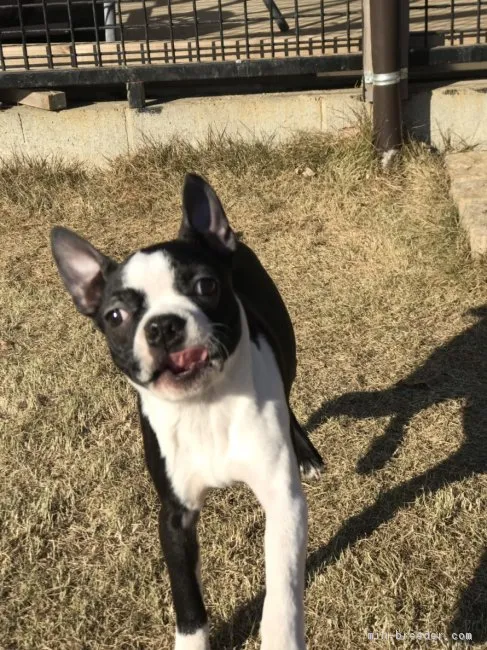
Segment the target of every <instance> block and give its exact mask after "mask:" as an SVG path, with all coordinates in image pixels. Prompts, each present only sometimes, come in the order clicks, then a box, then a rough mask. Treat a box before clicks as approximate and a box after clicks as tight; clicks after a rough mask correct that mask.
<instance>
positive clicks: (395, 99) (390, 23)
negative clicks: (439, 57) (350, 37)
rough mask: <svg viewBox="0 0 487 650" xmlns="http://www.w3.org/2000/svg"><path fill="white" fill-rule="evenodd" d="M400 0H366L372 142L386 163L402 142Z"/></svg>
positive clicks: (385, 164) (384, 163)
mask: <svg viewBox="0 0 487 650" xmlns="http://www.w3.org/2000/svg"><path fill="white" fill-rule="evenodd" d="M400 14H401V11H400V0H370V25H371V33H372V39H371V40H372V65H373V70H374V75H373V83H374V119H373V126H374V141H375V146H376V147H377V149H378V151H379V152H381V154H382V163H383V165H384V166H387V165H388V163H389V161H390V160H391V158H392V157H393V156H394V153H395V152H396V151H397V149H398V148H399V147H400V145H401V143H402V120H401V87H400V83H401V71H400V69H401V56H400Z"/></svg>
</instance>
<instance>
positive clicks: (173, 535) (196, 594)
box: [159, 500, 210, 650]
mask: <svg viewBox="0 0 487 650" xmlns="http://www.w3.org/2000/svg"><path fill="white" fill-rule="evenodd" d="M197 519H198V512H196V511H191V510H188V509H186V508H185V507H183V506H182V505H180V504H179V503H178V502H175V501H173V500H169V501H167V502H165V503H164V504H163V506H162V507H161V511H160V515H159V534H160V539H161V546H162V549H163V552H164V556H165V558H166V564H167V568H168V571H169V579H170V582H171V591H172V595H173V601H174V609H175V611H176V645H175V650H209V648H210V644H209V640H208V625H207V615H206V610H205V606H204V603H203V597H202V594H201V589H200V580H199V549H198V539H197V533H196V523H197Z"/></svg>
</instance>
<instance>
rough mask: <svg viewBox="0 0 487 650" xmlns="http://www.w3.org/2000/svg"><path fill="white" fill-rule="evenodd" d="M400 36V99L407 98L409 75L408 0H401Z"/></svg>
mask: <svg viewBox="0 0 487 650" xmlns="http://www.w3.org/2000/svg"><path fill="white" fill-rule="evenodd" d="M399 22H400V30H401V38H400V49H401V99H402V100H405V99H407V98H408V77H409V0H401V15H400V18H399Z"/></svg>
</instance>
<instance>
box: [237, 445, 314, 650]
mask: <svg viewBox="0 0 487 650" xmlns="http://www.w3.org/2000/svg"><path fill="white" fill-rule="evenodd" d="M250 487H251V488H252V489H253V491H254V493H255V494H256V496H257V498H258V499H259V501H260V502H261V503H262V505H263V507H264V510H265V514H266V527H265V564H266V597H265V601H264V611H263V614H262V625H261V634H262V650H304V649H305V647H306V644H305V639H304V603H303V600H304V572H305V561H306V542H307V531H308V513H307V505H306V499H305V496H304V494H303V490H302V487H301V481H300V477H299V469H298V466H297V463H296V459H295V457H294V454H293V451H292V449H291V448H290V445H283V447H282V449H281V451H280V453H279V454H278V456H277V458H275V459H274V460H273V462H272V466H271V467H269V466H267V467H265V468H264V467H262V469H261V471H260V472H259V475H258V476H257V475H255V474H254V480H253V481H252V483H251V485H250Z"/></svg>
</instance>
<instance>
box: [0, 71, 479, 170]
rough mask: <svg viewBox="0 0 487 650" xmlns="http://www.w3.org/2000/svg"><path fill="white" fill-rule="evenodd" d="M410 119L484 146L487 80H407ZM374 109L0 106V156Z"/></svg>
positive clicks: (268, 100) (348, 117)
mask: <svg viewBox="0 0 487 650" xmlns="http://www.w3.org/2000/svg"><path fill="white" fill-rule="evenodd" d="M409 90H410V97H409V99H408V101H407V102H405V104H404V116H405V123H406V126H407V127H408V128H409V129H410V131H411V132H412V134H413V135H414V136H415V137H418V138H420V139H422V140H425V141H426V142H429V143H431V144H432V145H433V146H435V147H437V148H438V149H444V148H445V145H448V146H453V147H460V146H461V147H463V148H465V145H468V146H475V147H480V148H485V149H487V81H472V82H459V83H454V84H448V85H446V86H445V85H443V86H433V85H431V84H429V85H427V84H416V85H411V86H410V89H409ZM369 111H370V104H364V103H363V102H362V101H361V90H359V89H352V90H350V89H347V90H331V91H307V92H289V93H266V94H255V95H227V96H219V97H203V98H187V99H176V100H173V101H167V102H159V103H157V104H153V105H150V106H148V107H147V108H144V109H142V110H139V109H129V108H128V107H127V104H126V102H104V103H97V104H92V105H85V106H77V107H70V108H68V109H67V110H64V111H60V112H59V113H53V112H47V111H41V110H39V109H35V108H31V107H28V106H15V107H12V108H7V109H3V110H0V158H9V157H11V156H12V155H15V154H26V155H28V156H42V157H52V156H58V157H62V158H65V159H67V160H78V161H81V162H84V163H86V164H88V165H90V166H91V165H96V166H106V164H107V161H108V160H109V159H111V158H114V157H116V156H120V155H126V154H132V153H134V152H135V151H136V150H137V149H138V148H139V147H141V146H142V145H144V143H146V142H154V141H156V142H159V143H163V144H164V143H167V142H169V141H170V140H171V139H173V138H174V137H178V138H181V139H185V140H189V141H190V142H192V143H198V142H201V141H203V140H205V139H206V138H207V136H208V133H209V132H212V133H213V134H216V135H219V134H225V135H227V136H231V137H239V138H242V139H244V140H255V139H262V138H271V137H272V138H274V139H276V140H280V141H283V140H286V139H288V138H290V137H292V136H293V135H294V134H295V133H297V132H299V131H307V132H319V133H323V132H330V131H340V130H342V129H347V128H349V127H351V126H353V125H354V124H355V123H356V120H357V115H358V114H360V113H362V114H363V113H366V112H369Z"/></svg>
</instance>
